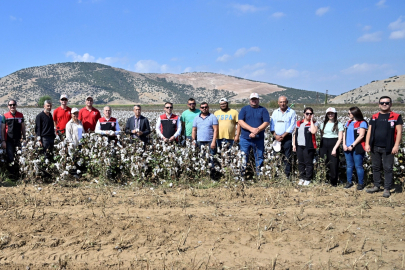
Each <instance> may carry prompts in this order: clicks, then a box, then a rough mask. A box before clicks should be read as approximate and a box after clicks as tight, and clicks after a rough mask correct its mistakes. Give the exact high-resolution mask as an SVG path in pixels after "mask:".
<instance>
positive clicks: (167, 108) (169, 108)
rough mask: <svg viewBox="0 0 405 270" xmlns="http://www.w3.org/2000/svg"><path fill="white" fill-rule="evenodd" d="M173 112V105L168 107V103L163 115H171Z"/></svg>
mask: <svg viewBox="0 0 405 270" xmlns="http://www.w3.org/2000/svg"><path fill="white" fill-rule="evenodd" d="M172 112H173V105H170V104H169V103H168V104H166V105H165V113H166V114H172Z"/></svg>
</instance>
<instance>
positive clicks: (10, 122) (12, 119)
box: [4, 112, 24, 140]
mask: <svg viewBox="0 0 405 270" xmlns="http://www.w3.org/2000/svg"><path fill="white" fill-rule="evenodd" d="M4 120H5V124H6V135H5V136H4V137H5V138H4V140H7V137H10V139H14V140H21V129H22V123H24V116H23V114H22V113H20V112H15V116H13V115H12V114H11V112H6V113H5V114H4Z"/></svg>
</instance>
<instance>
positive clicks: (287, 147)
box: [280, 135, 292, 177]
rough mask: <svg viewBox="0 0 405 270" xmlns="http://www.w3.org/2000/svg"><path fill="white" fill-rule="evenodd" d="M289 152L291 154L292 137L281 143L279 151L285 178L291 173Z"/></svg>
mask: <svg viewBox="0 0 405 270" xmlns="http://www.w3.org/2000/svg"><path fill="white" fill-rule="evenodd" d="M291 152H292V135H288V136H286V137H285V138H284V140H283V141H282V142H281V151H280V153H281V154H283V161H284V172H285V175H286V176H287V177H289V176H290V173H291Z"/></svg>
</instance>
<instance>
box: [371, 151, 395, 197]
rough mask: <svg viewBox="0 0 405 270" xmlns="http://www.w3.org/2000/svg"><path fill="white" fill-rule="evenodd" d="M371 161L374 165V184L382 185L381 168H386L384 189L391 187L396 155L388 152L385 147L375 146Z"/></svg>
mask: <svg viewBox="0 0 405 270" xmlns="http://www.w3.org/2000/svg"><path fill="white" fill-rule="evenodd" d="M371 162H372V166H373V180H374V186H376V187H380V185H381V169H382V168H383V169H384V178H385V180H384V189H391V186H392V182H393V175H392V171H393V167H394V155H393V154H391V152H389V153H387V152H386V151H385V148H382V147H378V146H374V149H373V151H372V152H371Z"/></svg>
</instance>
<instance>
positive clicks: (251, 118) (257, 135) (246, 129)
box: [238, 93, 270, 174]
mask: <svg viewBox="0 0 405 270" xmlns="http://www.w3.org/2000/svg"><path fill="white" fill-rule="evenodd" d="M259 102H260V100H259V94H257V93H252V94H250V101H249V105H247V106H245V107H243V108H242V109H241V110H240V112H239V117H238V118H239V120H238V124H239V125H240V126H241V136H240V142H239V145H240V150H241V151H242V152H244V153H245V157H246V159H245V164H244V167H246V163H247V161H248V158H249V152H250V149H252V150H253V155H254V157H255V163H256V173H257V174H258V173H259V170H260V167H261V166H262V165H263V160H264V158H263V152H264V130H265V129H266V128H267V127H268V126H269V124H270V115H269V112H268V111H267V109H266V108H264V107H262V106H259ZM244 169H245V168H243V171H244Z"/></svg>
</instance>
